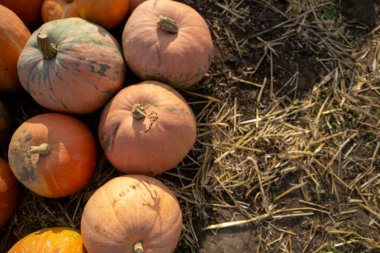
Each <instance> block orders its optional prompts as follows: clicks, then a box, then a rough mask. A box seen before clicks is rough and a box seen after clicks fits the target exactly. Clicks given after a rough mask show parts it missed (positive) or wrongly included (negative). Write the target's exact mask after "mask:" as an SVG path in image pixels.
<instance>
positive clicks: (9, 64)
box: [0, 4, 30, 93]
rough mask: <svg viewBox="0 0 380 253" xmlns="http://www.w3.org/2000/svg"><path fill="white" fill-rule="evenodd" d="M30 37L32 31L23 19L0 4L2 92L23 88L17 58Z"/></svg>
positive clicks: (0, 75) (0, 78)
mask: <svg viewBox="0 0 380 253" xmlns="http://www.w3.org/2000/svg"><path fill="white" fill-rule="evenodd" d="M29 37H30V32H29V30H28V28H27V27H26V26H25V25H24V23H23V22H22V21H21V19H20V18H19V17H18V16H17V15H16V14H15V13H14V12H13V11H11V10H10V9H8V8H6V7H4V6H3V5H1V4H0V48H1V54H0V93H5V92H8V93H9V92H14V91H16V90H18V89H20V88H21V85H20V81H19V79H18V76H17V60H18V57H19V55H20V53H21V50H22V49H23V48H24V46H25V44H26V41H27V40H28V38H29Z"/></svg>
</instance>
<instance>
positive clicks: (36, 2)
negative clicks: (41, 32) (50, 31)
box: [0, 0, 44, 30]
mask: <svg viewBox="0 0 380 253" xmlns="http://www.w3.org/2000/svg"><path fill="white" fill-rule="evenodd" d="M43 1H44V0H0V4H2V5H4V6H6V7H8V8H9V9H11V10H12V11H13V12H15V13H16V14H17V16H18V17H19V18H20V19H21V20H22V21H23V22H24V24H25V25H26V26H27V27H29V29H31V30H33V29H35V28H37V27H38V26H40V25H41V23H42V19H41V5H42V2H43Z"/></svg>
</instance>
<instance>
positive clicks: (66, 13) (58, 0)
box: [41, 0, 79, 22]
mask: <svg viewBox="0 0 380 253" xmlns="http://www.w3.org/2000/svg"><path fill="white" fill-rule="evenodd" d="M41 15H42V20H43V21H44V22H48V21H52V20H56V19H61V18H70V17H79V12H78V10H77V6H76V4H75V2H74V0H45V1H44V3H43V4H42V8H41Z"/></svg>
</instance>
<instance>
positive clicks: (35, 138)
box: [8, 113, 97, 198]
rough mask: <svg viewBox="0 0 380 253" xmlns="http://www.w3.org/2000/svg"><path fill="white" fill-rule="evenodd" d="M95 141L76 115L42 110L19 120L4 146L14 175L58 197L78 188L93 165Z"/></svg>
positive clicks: (37, 188) (94, 160)
mask: <svg viewBox="0 0 380 253" xmlns="http://www.w3.org/2000/svg"><path fill="white" fill-rule="evenodd" d="M96 156H97V151H96V144H95V140H94V138H93V136H92V134H91V132H90V130H89V129H88V128H87V126H86V125H84V124H83V123H82V122H81V121H79V120H78V119H76V118H74V117H72V116H68V115H64V114H60V113H45V114H40V115H37V116H34V117H32V118H30V119H28V120H27V121H25V122H24V123H22V124H21V125H20V126H19V127H18V128H17V129H16V131H15V132H14V134H13V136H12V138H11V141H10V144H9V149H8V159H9V165H10V167H11V170H12V171H13V174H15V176H16V178H17V179H18V180H19V181H20V182H21V183H22V184H23V185H25V186H26V187H27V188H29V189H30V190H31V191H33V192H35V193H37V194H39V195H41V196H44V197H49V198H60V197H65V196H68V195H71V194H73V193H76V192H78V191H79V190H81V189H82V188H83V187H84V186H85V185H86V184H87V183H88V182H89V181H90V179H91V177H92V175H93V173H94V169H95V166H96Z"/></svg>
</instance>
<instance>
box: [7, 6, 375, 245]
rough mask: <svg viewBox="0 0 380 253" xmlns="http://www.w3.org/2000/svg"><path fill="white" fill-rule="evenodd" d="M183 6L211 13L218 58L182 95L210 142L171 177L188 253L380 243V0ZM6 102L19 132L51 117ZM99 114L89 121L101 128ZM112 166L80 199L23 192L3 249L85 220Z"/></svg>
mask: <svg viewBox="0 0 380 253" xmlns="http://www.w3.org/2000/svg"><path fill="white" fill-rule="evenodd" d="M181 2H184V3H186V4H188V5H190V6H192V7H193V8H195V9H196V10H197V11H199V12H200V14H201V15H202V16H203V17H205V19H206V20H207V23H208V25H209V27H210V29H211V31H212V36H213V40H214V45H215V58H214V61H213V64H212V66H211V68H210V71H209V72H208V74H207V75H206V76H205V78H204V79H203V80H202V81H201V82H200V83H199V84H197V85H196V87H194V88H192V89H191V90H187V91H183V90H181V91H180V92H181V93H182V94H183V95H184V97H185V98H186V99H187V100H188V101H189V104H190V106H191V107H192V108H193V110H194V112H195V114H196V115H197V120H198V128H199V130H198V138H197V143H196V145H195V146H194V148H193V150H192V151H191V152H190V153H189V155H188V157H187V158H186V159H185V160H184V161H183V162H182V163H181V164H180V165H179V166H178V167H177V168H175V169H173V170H171V171H169V172H168V173H165V174H163V175H161V176H159V178H160V179H161V180H162V181H163V182H164V183H165V184H166V185H168V186H169V187H170V188H171V189H172V190H173V191H174V192H175V193H176V195H177V197H178V199H179V201H180V204H181V208H182V211H183V214H184V232H183V235H182V238H181V241H180V243H179V245H178V248H177V250H176V252H177V253H188V252H200V253H233V252H240V253H253V252H260V253H261V252H273V253H274V252H276V253H277V252H295V253H298V252H380V197H379V196H380V191H379V190H378V187H377V186H378V184H380V181H379V179H378V175H379V172H380V159H379V155H378V150H379V147H380V139H379V138H380V136H379V135H378V133H380V131H379V129H380V125H379V124H380V102H379V101H380V100H379V98H380V94H379V93H380V89H379V85H380V77H379V73H380V72H378V66H379V64H378V62H377V59H380V44H379V43H380V42H377V39H378V38H380V34H379V31H378V30H380V29H377V28H378V26H379V25H380V1H379V0H360V1H359V0H341V1H339V0H335V1H331V0H304V1H303V0H242V1H235V0H223V1H214V0H203V1H198V0H184V1H181ZM112 32H113V33H114V34H115V36H116V37H118V36H119V35H120V29H119V30H118V29H116V30H115V31H112ZM137 81H138V79H137V78H136V77H135V76H133V75H132V74H130V76H129V77H128V80H127V82H126V83H127V84H128V83H135V82H137ZM357 89H358V90H359V91H360V92H358V91H357ZM2 99H3V100H4V101H5V102H6V104H7V105H8V107H9V108H10V111H11V114H12V116H13V130H14V129H15V128H16V127H17V126H18V125H19V124H21V122H23V120H25V119H27V118H29V117H31V116H33V115H36V114H39V113H42V112H47V110H46V109H44V108H41V107H40V106H38V105H37V104H36V103H35V102H34V101H32V99H31V98H30V97H29V96H28V95H27V94H25V93H18V94H15V95H11V96H3V97H2ZM99 114H100V111H99V112H95V113H93V114H90V115H86V116H80V117H79V116H78V118H80V119H81V120H82V121H83V122H85V123H86V124H87V125H88V126H89V127H90V129H91V130H92V131H93V132H94V133H96V131H97V124H98V118H99ZM99 150H100V149H99ZM1 151H2V154H1V155H2V156H4V157H6V153H7V147H3V148H2V150H1ZM98 164H99V165H98V169H97V172H96V175H95V176H94V179H93V181H92V182H91V184H90V185H89V186H88V187H86V189H84V190H83V191H81V192H80V193H78V194H75V195H73V196H71V197H68V198H63V199H60V200H52V199H44V198H41V197H39V196H37V195H35V194H33V193H31V192H29V191H27V190H26V189H23V192H24V194H23V199H22V201H21V202H20V204H19V207H18V209H17V211H16V213H15V215H14V217H12V220H11V221H10V222H9V223H8V224H7V225H6V226H5V227H3V228H2V229H1V230H0V239H1V240H0V252H5V251H6V250H7V249H8V248H9V247H10V246H11V245H12V244H13V243H14V242H15V241H17V240H18V239H20V238H22V237H23V236H25V235H26V234H27V233H29V232H31V231H34V230H35V229H39V228H42V227H47V226H70V227H74V228H79V224H80V215H81V212H82V209H83V206H84V204H85V202H86V200H87V199H88V198H89V196H90V195H91V193H92V192H93V191H94V190H95V189H96V188H97V187H98V186H99V185H102V184H103V183H104V182H106V181H107V180H108V179H110V178H112V177H115V176H117V175H120V173H119V172H117V171H116V170H115V169H113V168H112V166H111V165H110V164H109V163H108V162H107V161H106V160H105V157H104V155H102V154H100V156H99V159H98Z"/></svg>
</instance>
